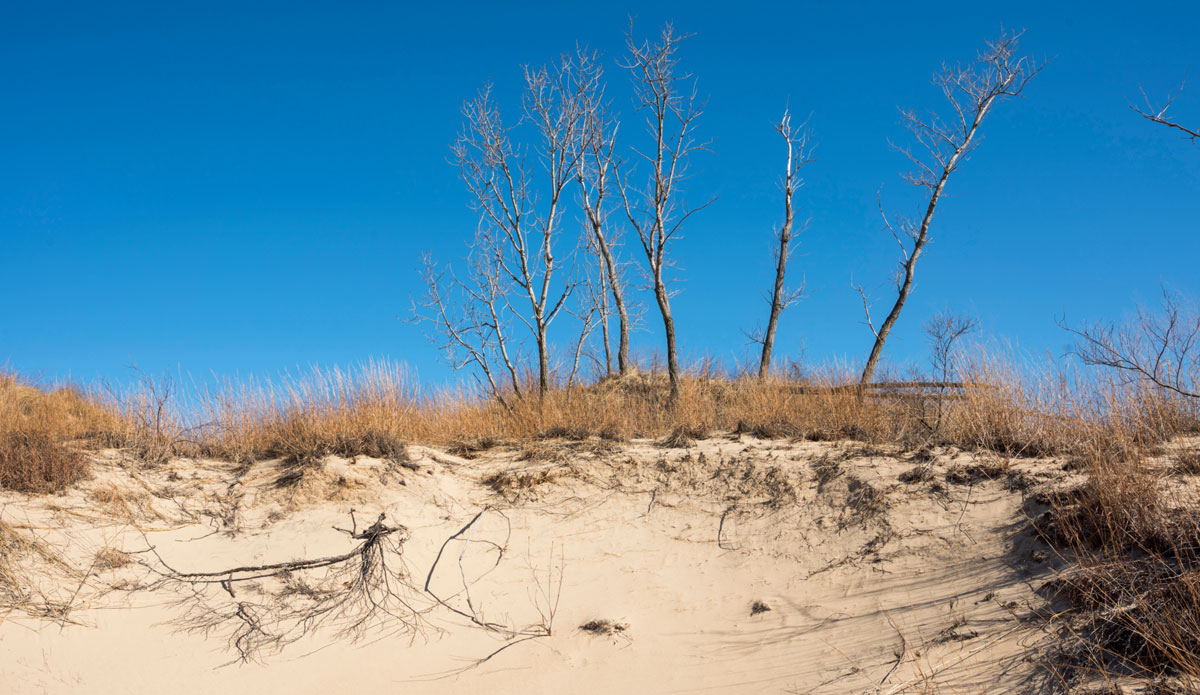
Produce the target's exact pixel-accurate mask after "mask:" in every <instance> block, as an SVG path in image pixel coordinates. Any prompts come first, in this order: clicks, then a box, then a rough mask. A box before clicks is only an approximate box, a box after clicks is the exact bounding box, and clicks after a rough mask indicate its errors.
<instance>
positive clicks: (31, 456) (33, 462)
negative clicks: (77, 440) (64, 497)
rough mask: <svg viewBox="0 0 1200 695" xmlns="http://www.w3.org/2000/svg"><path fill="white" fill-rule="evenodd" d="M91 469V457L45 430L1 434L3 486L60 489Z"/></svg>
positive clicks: (20, 489)
mask: <svg viewBox="0 0 1200 695" xmlns="http://www.w3.org/2000/svg"><path fill="white" fill-rule="evenodd" d="M87 473H88V460H87V457H85V456H84V455H83V454H81V453H79V452H78V451H74V450H72V449H68V448H67V447H66V446H63V445H62V444H58V443H56V442H54V441H53V440H52V439H50V437H49V436H48V435H46V434H44V433H42V432H6V433H3V434H0V488H6V489H9V490H16V491H18V492H37V493H44V492H56V491H58V490H62V489H64V488H66V487H67V486H69V485H71V484H72V483H74V482H76V481H78V480H80V479H81V478H84V477H86V476H87Z"/></svg>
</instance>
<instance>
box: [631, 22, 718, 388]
mask: <svg viewBox="0 0 1200 695" xmlns="http://www.w3.org/2000/svg"><path fill="white" fill-rule="evenodd" d="M686 38H687V36H684V35H680V34H676V33H675V29H674V27H672V26H671V25H670V24H667V25H666V26H664V27H663V29H662V32H661V33H660V35H659V38H658V40H657V41H653V42H651V41H641V42H639V41H637V40H636V39H635V38H634V34H633V27H632V26H631V27H630V29H629V33H628V34H627V36H626V43H627V48H628V52H629V54H628V56H627V62H626V63H625V64H624V67H625V68H627V69H629V71H630V73H631V75H632V77H633V91H634V103H635V104H636V106H637V110H638V111H639V112H642V113H644V114H646V121H647V125H648V126H649V134H650V139H651V148H646V149H645V151H643V150H639V149H636V148H635V149H634V152H635V153H636V154H637V155H638V157H639V158H641V159H643V160H645V161H646V162H647V163H648V165H649V168H650V171H649V175H648V176H646V177H645V179H644V180H643V181H642V183H641V184H640V185H638V184H635V183H634V182H633V181H632V180H631V178H632V171H630V170H626V171H625V172H624V174H623V175H620V174H618V176H617V183H618V188H619V190H620V193H621V201H622V203H623V205H624V208H625V215H626V217H628V219H629V223H630V225H632V226H633V228H634V229H635V230H636V231H637V235H638V240H639V241H640V242H641V245H642V250H643V251H644V252H645V256H646V266H647V270H648V274H649V276H650V279H651V282H652V286H653V289H654V299H655V302H656V303H657V304H658V310H659V313H660V314H661V315H662V321H663V330H664V332H665V334H666V343H667V373H668V375H669V376H670V380H671V399H672V401H674V400H675V399H676V398H677V397H678V395H679V362H678V358H677V356H676V348H675V320H674V318H673V317H672V316H671V293H670V292H669V291H668V289H667V283H668V278H667V276H666V273H665V271H666V269H667V268H668V267H669V266H670V265H671V262H672V259H671V257H670V256H668V254H667V247H668V245H669V244H670V243H671V242H672V241H673V240H675V239H677V238H678V236H679V232H680V230H681V229H682V228H683V225H684V223H685V222H687V220H688V219H689V218H690V217H691V216H692V215H693V214H695V213H696V212H698V211H699V210H701V209H703V208H705V207H707V206H708V205H709V204H711V203H712V201H713V200H715V199H710V200H709V201H708V202H706V203H704V204H702V205H699V206H696V207H689V206H688V205H687V203H686V202H685V201H683V200H682V197H683V196H682V190H681V189H680V185H681V183H682V182H683V180H684V179H685V178H687V174H688V164H689V162H690V160H691V155H693V154H694V153H696V152H698V151H701V150H704V149H707V146H708V144H709V143H707V142H701V141H697V140H696V138H695V131H696V122H697V120H698V119H699V118H700V115H701V114H702V113H703V110H704V109H703V103H702V101H701V100H700V98H699V96H698V93H697V88H696V80H695V78H694V77H693V76H692V75H691V74H689V73H685V72H681V71H680V70H679V57H678V52H679V45H680V43H681V42H682V41H683V40H684V39H686Z"/></svg>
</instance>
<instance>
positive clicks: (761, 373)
mask: <svg viewBox="0 0 1200 695" xmlns="http://www.w3.org/2000/svg"><path fill="white" fill-rule="evenodd" d="M788 168H789V172H790V169H791V162H790V161H789V162H788ZM783 195H784V204H783V205H784V207H783V210H784V213H783V229H781V230H779V263H778V264H777V265H776V267H775V291H774V292H773V293H772V294H771V317H770V318H769V319H768V320H767V330H766V332H765V333H764V334H763V344H762V357H761V359H759V362H758V378H759V380H760V381H761V380H765V379H766V378H767V374H768V373H769V372H770V371H771V349H772V348H773V347H774V346H775V327H776V326H777V325H779V314H780V313H781V312H782V311H783V303H784V297H783V280H784V275H785V274H786V273H787V260H788V242H790V241H791V238H792V191H791V182H790V181H789V182H788V184H787V186H786V187H785V189H784V192H783Z"/></svg>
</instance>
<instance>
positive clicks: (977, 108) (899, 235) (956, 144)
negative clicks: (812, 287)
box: [857, 30, 1043, 384]
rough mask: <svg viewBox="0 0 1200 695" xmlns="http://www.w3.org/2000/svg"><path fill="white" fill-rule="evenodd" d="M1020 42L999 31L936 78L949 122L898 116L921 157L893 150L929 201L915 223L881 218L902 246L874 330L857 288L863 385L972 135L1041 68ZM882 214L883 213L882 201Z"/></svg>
mask: <svg viewBox="0 0 1200 695" xmlns="http://www.w3.org/2000/svg"><path fill="white" fill-rule="evenodd" d="M1020 37H1021V34H1020V33H1006V32H1004V31H1003V30H1001V32H1000V36H999V38H997V39H996V40H995V41H992V42H989V43H988V44H987V48H986V49H985V50H984V51H982V52H981V53H979V55H978V56H977V57H976V59H975V61H974V62H973V63H971V64H968V65H966V66H957V65H956V66H943V68H942V70H941V71H940V72H939V73H938V74H937V75H935V77H934V83H935V84H936V85H937V86H939V87H941V89H942V93H943V94H944V95H945V97H946V100H947V101H948V102H949V103H950V109H951V116H950V118H949V122H947V121H945V120H943V119H941V118H940V117H938V116H937V115H936V114H930V115H928V116H923V115H920V114H917V113H916V112H914V111H902V112H901V114H902V117H903V121H904V125H905V127H906V128H908V130H909V131H911V132H912V134H913V137H914V138H915V139H916V141H917V143H918V144H919V145H920V146H921V147H922V148H923V149H924V150H925V152H924V153H923V154H913V152H912V150H911V149H908V148H899V147H896V146H895V145H893V148H894V149H896V150H898V151H899V152H901V153H902V154H904V155H905V156H906V157H907V158H908V159H909V161H911V162H912V164H913V165H914V167H915V168H914V169H913V170H912V171H910V172H908V173H906V174H904V180H905V181H906V182H907V183H909V184H911V185H913V186H917V187H919V188H923V189H925V190H926V192H927V194H928V198H927V200H926V204H925V212H924V215H923V216H922V218H921V220H920V221H919V222H916V221H914V220H910V219H901V220H899V221H898V222H897V224H896V225H895V226H893V224H892V223H891V222H890V221H889V220H888V218H887V215H886V214H884V215H883V221H884V225H885V226H886V227H887V230H888V231H889V232H891V234H892V237H893V238H894V239H895V240H896V244H897V245H899V247H900V253H901V259H900V262H899V265H900V267H899V272H898V276H897V280H896V290H897V294H896V301H895V303H894V304H893V305H892V309H891V311H890V312H888V315H887V317H886V318H884V320H883V323H882V324H880V326H879V328H878V329H876V328H875V324H874V323H873V322H872V321H871V312H870V307H869V303H868V301H867V296H866V293H865V292H863V289H862V288H861V287H858V288H857V289H858V292H859V294H860V296H861V297H862V301H863V310H864V312H865V313H866V318H867V326H868V327H869V328H870V329H871V333H872V334H873V335H874V336H875V343H874V345H873V346H872V348H871V354H870V356H869V357H868V358H867V363H866V366H864V367H863V372H862V378H861V381H860V383H861V384H867V383H870V381H871V378H872V377H873V376H874V374H875V367H876V365H877V364H878V363H879V357H880V354H881V353H882V352H883V345H884V343H885V342H886V341H887V338H888V334H890V333H891V331H892V327H893V326H895V325H896V320H897V319H899V318H900V310H901V309H903V308H904V303H905V302H906V301H907V300H908V295H909V293H910V292H911V291H912V285H913V276H914V272H915V270H916V267H917V259H918V258H920V257H921V252H922V251H923V250H924V249H925V244H926V243H927V242H928V241H929V226H930V224H931V223H932V222H933V215H934V212H935V211H936V210H937V205H938V202H939V201H940V200H941V197H942V193H943V192H944V190H945V188H946V183H947V182H948V181H949V180H950V175H951V174H953V173H954V171H955V170H956V169H957V168H958V166H959V164H961V163H962V161H963V160H964V159H966V157H967V156H968V155H969V154H970V152H971V150H973V149H974V147H975V145H976V144H978V142H979V140H978V138H977V137H976V136H977V134H978V132H979V126H980V125H981V124H982V123H983V119H984V118H985V117H986V116H987V115H988V114H989V113H990V112H991V110H992V107H993V106H995V105H996V103H997V102H999V101H1002V100H1004V99H1006V98H1008V97H1016V96H1020V94H1021V92H1022V91H1024V89H1025V85H1027V84H1028V83H1029V81H1030V80H1031V79H1033V77H1034V76H1035V75H1037V74H1038V72H1040V71H1041V69H1042V67H1043V65H1042V64H1037V63H1035V62H1034V61H1033V60H1032V59H1031V58H1029V57H1018V56H1017V55H1016V50H1017V43H1018V41H1019V39H1020ZM880 212H881V214H882V213H883V204H882V201H881V202H880Z"/></svg>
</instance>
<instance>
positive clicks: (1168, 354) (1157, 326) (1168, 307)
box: [1059, 289, 1200, 399]
mask: <svg viewBox="0 0 1200 695" xmlns="http://www.w3.org/2000/svg"><path fill="white" fill-rule="evenodd" d="M1059 325H1060V326H1061V327H1062V328H1064V329H1066V330H1067V331H1069V332H1071V333H1072V334H1074V335H1075V337H1076V342H1075V345H1074V346H1073V347H1072V352H1073V353H1074V354H1075V355H1076V356H1077V357H1079V359H1080V360H1082V361H1083V363H1084V364H1088V365H1095V366H1101V367H1108V368H1110V369H1115V370H1118V371H1119V372H1120V373H1123V374H1125V375H1127V376H1129V377H1131V378H1132V379H1134V380H1138V381H1142V382H1145V383H1149V384H1153V385H1154V386H1156V387H1158V388H1161V389H1163V390H1164V391H1168V392H1171V393H1174V394H1177V395H1180V396H1185V397H1187V398H1194V399H1200V313H1198V312H1197V311H1196V308H1195V307H1194V306H1190V305H1187V304H1186V303H1185V302H1184V301H1183V300H1182V299H1181V298H1180V297H1179V295H1177V294H1175V293H1173V292H1170V291H1168V290H1166V289H1164V290H1163V291H1162V299H1161V306H1160V309H1159V311H1158V312H1153V311H1150V310H1148V309H1146V308H1145V307H1138V310H1137V316H1136V318H1135V319H1134V320H1133V321H1131V322H1129V323H1127V324H1125V325H1122V326H1116V325H1114V324H1112V323H1091V324H1084V325H1083V326H1081V327H1079V328H1074V327H1071V326H1068V325H1066V323H1065V321H1059Z"/></svg>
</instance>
